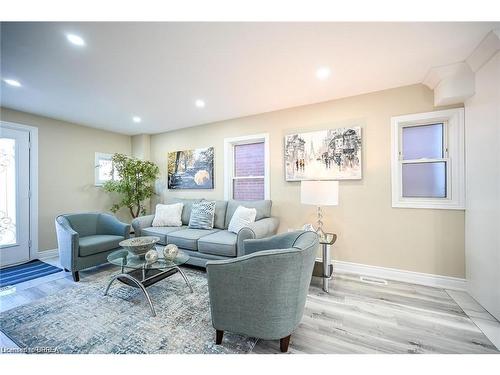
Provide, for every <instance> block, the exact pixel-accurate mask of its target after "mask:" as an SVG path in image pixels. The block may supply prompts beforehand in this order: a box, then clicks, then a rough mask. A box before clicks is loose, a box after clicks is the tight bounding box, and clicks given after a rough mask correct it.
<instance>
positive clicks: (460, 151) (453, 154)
mask: <svg viewBox="0 0 500 375" xmlns="http://www.w3.org/2000/svg"><path fill="white" fill-rule="evenodd" d="M437 123H442V124H443V126H444V131H443V137H444V139H443V146H444V148H445V149H444V152H445V154H444V157H443V158H442V159H419V160H412V161H411V162H412V163H414V162H432V161H446V197H445V198H425V197H424V198H420V197H403V194H402V191H403V189H402V166H403V164H404V162H406V163H407V162H410V161H409V160H406V161H404V162H403V160H402V159H403V157H402V152H401V149H402V129H403V128H405V127H410V126H421V125H431V124H437ZM464 131H465V130H464V109H463V108H456V109H447V110H442V111H434V112H426V113H417V114H412V115H405V116H396V117H392V118H391V177H392V207H396V208H431V209H447V210H463V209H465V145H464Z"/></svg>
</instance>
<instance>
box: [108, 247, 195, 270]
mask: <svg viewBox="0 0 500 375" xmlns="http://www.w3.org/2000/svg"><path fill="white" fill-rule="evenodd" d="M156 251H157V253H158V260H157V261H156V262H154V263H148V262H146V259H144V257H139V256H138V255H135V254H134V253H132V252H130V251H128V250H125V249H122V250H116V251H113V252H112V253H110V254H109V255H108V262H109V263H111V264H114V265H117V266H120V267H125V268H132V269H142V268H146V269H157V270H166V269H169V268H173V267H175V266H180V265H182V264H184V263H186V262H187V261H188V259H189V255H187V254H186V253H185V252H183V251H181V250H179V253H178V254H177V256H176V257H175V258H174V259H173V260H168V259H165V257H164V256H163V254H162V253H163V252H162V248H161V247H157V248H156Z"/></svg>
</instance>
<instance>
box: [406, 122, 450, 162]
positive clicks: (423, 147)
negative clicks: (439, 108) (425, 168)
mask: <svg viewBox="0 0 500 375" xmlns="http://www.w3.org/2000/svg"><path fill="white" fill-rule="evenodd" d="M402 151H403V160H416V159H422V158H426V159H441V158H443V154H444V153H443V124H432V125H421V126H410V127H405V128H403V150H402Z"/></svg>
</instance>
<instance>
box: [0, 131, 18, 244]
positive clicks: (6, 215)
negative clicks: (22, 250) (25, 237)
mask: <svg viewBox="0 0 500 375" xmlns="http://www.w3.org/2000/svg"><path fill="white" fill-rule="evenodd" d="M16 243H17V231H16V141H15V140H14V139H10V138H0V246H6V245H15V244H16Z"/></svg>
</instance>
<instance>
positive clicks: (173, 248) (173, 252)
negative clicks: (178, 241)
mask: <svg viewBox="0 0 500 375" xmlns="http://www.w3.org/2000/svg"><path fill="white" fill-rule="evenodd" d="M178 253H179V248H178V247H177V245H174V244H173V243H171V244H168V245H167V246H165V248H164V249H163V256H164V257H165V259H166V260H174V259H175V257H176V256H177V254H178Z"/></svg>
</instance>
